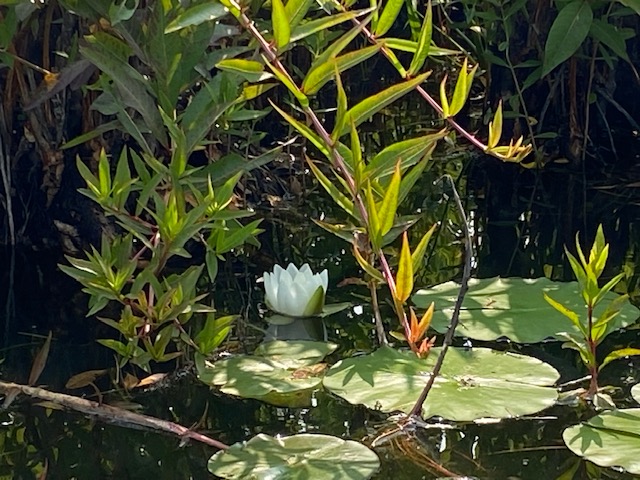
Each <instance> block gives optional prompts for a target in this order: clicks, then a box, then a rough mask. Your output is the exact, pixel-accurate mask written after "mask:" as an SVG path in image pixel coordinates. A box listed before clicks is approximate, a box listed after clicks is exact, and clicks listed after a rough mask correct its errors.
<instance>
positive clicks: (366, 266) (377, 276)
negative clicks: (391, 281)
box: [353, 243, 385, 283]
mask: <svg viewBox="0 0 640 480" xmlns="http://www.w3.org/2000/svg"><path fill="white" fill-rule="evenodd" d="M353 256H354V257H355V258H356V261H357V262H358V264H359V265H360V266H361V267H362V269H363V270H364V271H365V272H366V273H368V274H369V275H370V276H371V278H373V279H374V280H376V281H377V282H379V283H385V279H384V276H383V275H382V273H381V272H380V271H379V270H378V269H376V268H375V267H374V266H373V265H371V264H370V263H369V262H368V261H367V260H366V259H365V258H364V257H363V256H362V254H361V253H360V250H358V247H357V246H356V245H355V243H354V245H353Z"/></svg>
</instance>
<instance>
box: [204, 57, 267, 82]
mask: <svg viewBox="0 0 640 480" xmlns="http://www.w3.org/2000/svg"><path fill="white" fill-rule="evenodd" d="M216 67H217V68H219V69H220V70H224V71H227V72H231V73H235V74H237V75H240V76H242V77H243V78H245V79H247V80H248V81H249V82H260V81H262V80H266V79H267V78H273V77H272V75H271V74H270V73H267V72H265V71H264V65H263V64H262V63H260V62H257V61H255V60H245V59H242V58H225V59H224V60H220V61H219V62H218V63H217V64H216Z"/></svg>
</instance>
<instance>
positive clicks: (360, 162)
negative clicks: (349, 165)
mask: <svg viewBox="0 0 640 480" xmlns="http://www.w3.org/2000/svg"><path fill="white" fill-rule="evenodd" d="M351 155H352V158H353V176H354V179H355V182H356V188H357V189H359V188H360V185H361V184H362V179H363V178H364V169H365V163H364V159H363V158H362V146H361V145H360V137H359V136H358V130H357V129H356V126H355V125H354V124H353V122H351Z"/></svg>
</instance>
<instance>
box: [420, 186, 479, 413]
mask: <svg viewBox="0 0 640 480" xmlns="http://www.w3.org/2000/svg"><path fill="white" fill-rule="evenodd" d="M443 179H444V180H448V181H449V183H450V184H451V189H452V190H453V198H454V200H455V202H456V206H457V207H458V212H459V213H460V216H461V217H462V224H463V230H464V252H465V253H464V257H465V261H464V269H463V272H462V280H461V281H460V291H459V292H458V298H457V299H456V304H455V307H454V309H453V315H452V316H451V322H450V323H449V328H448V329H447V333H446V334H445V336H444V340H443V341H442V349H441V350H440V354H439V355H438V359H437V360H436V363H435V365H434V366H433V371H432V372H431V375H430V376H429V380H427V384H426V385H425V386H424V389H423V390H422V392H421V393H420V396H419V397H418V400H417V401H416V403H415V405H414V406H413V408H412V409H411V412H410V413H409V418H411V417H414V416H418V417H419V416H420V414H421V413H422V406H423V405H424V402H425V401H426V400H427V396H428V395H429V392H430V391H431V388H432V387H433V384H434V382H435V380H436V378H437V376H438V375H439V374H440V369H441V368H442V364H443V362H444V358H445V355H446V354H447V350H448V349H449V346H450V345H451V343H452V342H453V336H454V334H455V331H456V327H457V326H458V323H459V321H460V309H461V308H462V302H463V300H464V296H465V295H466V293H467V290H468V289H469V279H470V278H471V259H472V258H473V250H472V248H471V232H469V224H468V223H467V216H466V214H465V212H464V207H463V206H462V201H461V200H460V195H458V191H457V190H456V184H455V182H454V181H453V178H451V176H449V175H444V176H443V177H441V180H443Z"/></svg>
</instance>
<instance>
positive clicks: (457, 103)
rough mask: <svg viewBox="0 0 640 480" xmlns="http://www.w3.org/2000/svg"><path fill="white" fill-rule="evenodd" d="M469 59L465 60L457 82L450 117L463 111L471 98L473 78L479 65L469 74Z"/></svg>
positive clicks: (450, 106)
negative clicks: (468, 98)
mask: <svg viewBox="0 0 640 480" xmlns="http://www.w3.org/2000/svg"><path fill="white" fill-rule="evenodd" d="M467 63H468V62H467V59H466V58H465V59H464V62H463V63H462V67H461V68H460V74H459V75H458V80H457V81H456V88H455V89H454V90H453V97H452V98H451V104H450V105H449V115H451V116H454V115H456V114H457V113H459V112H460V110H462V108H463V107H464V104H465V103H466V101H467V97H468V96H469V91H470V89H471V83H472V82H473V76H474V75H475V72H476V70H477V68H478V65H476V66H475V67H473V68H472V69H471V71H470V72H467Z"/></svg>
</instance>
